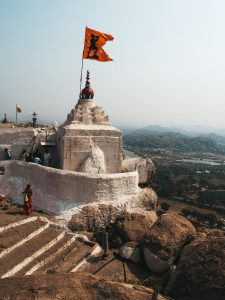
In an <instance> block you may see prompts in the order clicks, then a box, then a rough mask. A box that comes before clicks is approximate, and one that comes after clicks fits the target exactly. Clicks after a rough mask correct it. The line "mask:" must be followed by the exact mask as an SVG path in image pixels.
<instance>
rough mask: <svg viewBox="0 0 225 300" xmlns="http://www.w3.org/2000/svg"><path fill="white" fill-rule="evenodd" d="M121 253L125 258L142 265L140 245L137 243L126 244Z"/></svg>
mask: <svg viewBox="0 0 225 300" xmlns="http://www.w3.org/2000/svg"><path fill="white" fill-rule="evenodd" d="M119 253H120V255H121V256H122V257H123V258H125V259H127V260H130V261H132V262H134V263H140V261H141V251H140V245H139V244H137V243H135V242H127V243H124V244H123V245H122V246H121V248H120V251H119Z"/></svg>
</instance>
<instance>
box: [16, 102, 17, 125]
mask: <svg viewBox="0 0 225 300" xmlns="http://www.w3.org/2000/svg"><path fill="white" fill-rule="evenodd" d="M16 124H17V104H16Z"/></svg>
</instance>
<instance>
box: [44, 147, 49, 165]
mask: <svg viewBox="0 0 225 300" xmlns="http://www.w3.org/2000/svg"><path fill="white" fill-rule="evenodd" d="M50 163H51V154H50V153H49V151H48V149H46V150H45V153H44V159H43V165H44V166H47V167H49V166H50Z"/></svg>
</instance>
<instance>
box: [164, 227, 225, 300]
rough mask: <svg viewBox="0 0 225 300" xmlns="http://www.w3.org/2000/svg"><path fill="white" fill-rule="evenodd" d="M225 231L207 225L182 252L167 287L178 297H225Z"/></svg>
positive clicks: (203, 299) (178, 299) (207, 299)
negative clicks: (207, 227) (208, 227)
mask: <svg viewBox="0 0 225 300" xmlns="http://www.w3.org/2000/svg"><path fill="white" fill-rule="evenodd" d="M224 249H225V233H224V232H223V231H221V230H217V229H204V230H203V231H202V232H201V233H199V234H198V235H197V237H196V238H195V239H194V240H193V241H192V242H191V243H190V244H189V245H187V246H185V248H184V250H183V251H182V253H181V257H180V260H179V262H178V265H177V268H176V270H175V272H174V273H173V275H172V276H171V279H170V281H169V283H168V285H167V288H166V291H167V293H168V292H169V294H170V295H171V297H174V298H175V299H176V300H199V299H201V300H212V299H213V300H223V299H225V250H224Z"/></svg>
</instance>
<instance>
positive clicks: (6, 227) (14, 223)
mask: <svg viewBox="0 0 225 300" xmlns="http://www.w3.org/2000/svg"><path fill="white" fill-rule="evenodd" d="M37 219H38V217H30V218H26V219H23V220H20V221H17V222H13V223H7V224H5V225H3V226H1V227H0V232H2V231H4V230H7V229H10V228H13V227H16V226H19V225H22V224H25V223H29V222H33V221H36V220H37Z"/></svg>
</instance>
